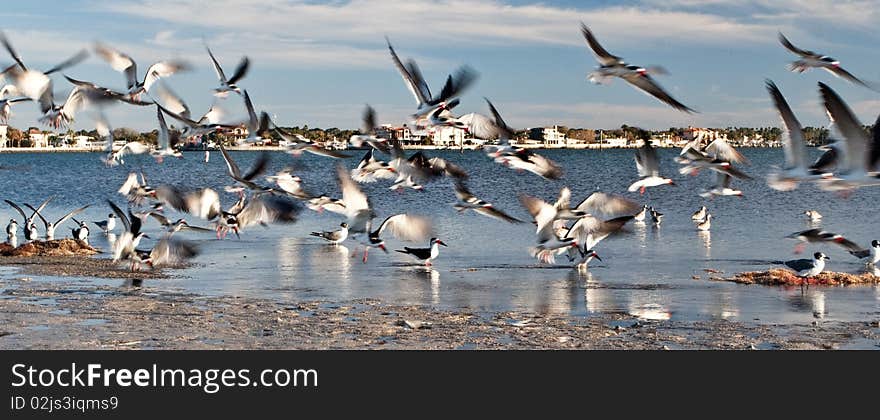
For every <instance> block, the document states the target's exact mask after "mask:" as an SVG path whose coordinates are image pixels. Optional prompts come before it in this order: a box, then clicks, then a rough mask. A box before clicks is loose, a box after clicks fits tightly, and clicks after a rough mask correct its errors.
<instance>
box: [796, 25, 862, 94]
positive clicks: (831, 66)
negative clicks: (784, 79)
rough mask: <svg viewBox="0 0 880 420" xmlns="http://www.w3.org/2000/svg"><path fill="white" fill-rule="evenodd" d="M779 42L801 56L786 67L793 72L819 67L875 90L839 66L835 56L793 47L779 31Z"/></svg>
mask: <svg viewBox="0 0 880 420" xmlns="http://www.w3.org/2000/svg"><path fill="white" fill-rule="evenodd" d="M779 42H780V43H781V44H782V46H783V47H785V48H786V49H787V50H789V51H791V52H793V53H795V54H797V55H799V56H800V57H801V58H800V59H799V60H797V61H794V62H792V63H791V64H789V66H788V69H789V70H791V71H794V72H798V73H803V72H805V71H807V70H809V69H810V68H819V69H824V70H826V71H828V72H829V73H831V74H833V75H835V76H837V77H839V78H841V79H844V80H846V81H849V82H850V83H854V84H857V85H860V86H864V87H866V88H868V89H871V90H877V89H876V88H875V87H874V86H872V85H870V84H868V83H865V82H863V81H862V80H860V79H859V78H857V77H855V76H853V75H852V73H850V72H848V71H846V70H844V69H843V67H840V61H839V60H837V59H836V58H832V57H829V56H827V55H822V54H819V53H816V52H813V51H809V50H802V49H800V48H798V47H795V46H794V44H792V43H791V41H789V40H788V38H786V37H785V35H783V34H782V32H780V33H779Z"/></svg>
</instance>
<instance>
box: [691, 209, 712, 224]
mask: <svg viewBox="0 0 880 420" xmlns="http://www.w3.org/2000/svg"><path fill="white" fill-rule="evenodd" d="M708 212H709V209H707V208H706V206H700V209H699V210H697V211H695V212H694V214H692V215H691V220H693V221H695V222H696V221H699V220H703V219H705V218H706V213H708Z"/></svg>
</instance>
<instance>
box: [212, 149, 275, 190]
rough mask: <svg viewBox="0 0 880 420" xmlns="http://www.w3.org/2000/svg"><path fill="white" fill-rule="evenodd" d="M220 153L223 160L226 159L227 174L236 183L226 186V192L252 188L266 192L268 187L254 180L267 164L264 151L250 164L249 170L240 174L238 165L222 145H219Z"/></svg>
mask: <svg viewBox="0 0 880 420" xmlns="http://www.w3.org/2000/svg"><path fill="white" fill-rule="evenodd" d="M220 154H221V155H222V156H223V160H224V161H226V168H227V170H228V173H229V176H230V177H232V179H234V180H235V181H236V183H237V185H235V186H228V187H226V191H227V192H239V193H241V192H243V191H244V190H246V189H248V190H254V191H258V192H266V191H269V190H270V188H268V187H264V186H262V185H258V184H257V183H255V182H254V179H255V178H257V177H258V176H260V174H262V173H263V171H265V170H266V167H267V166H268V165H269V154H268V153H266V152H263V153H261V154H260V155H259V156H258V157H257V160H256V161H255V162H254V164H253V165H251V169H250V171H248V172H247V173H246V174H244V175H242V173H241V170H240V169H238V165H237V164H236V163H235V161H234V160H232V156H229V152H227V151H226V148H225V147H223V145H220Z"/></svg>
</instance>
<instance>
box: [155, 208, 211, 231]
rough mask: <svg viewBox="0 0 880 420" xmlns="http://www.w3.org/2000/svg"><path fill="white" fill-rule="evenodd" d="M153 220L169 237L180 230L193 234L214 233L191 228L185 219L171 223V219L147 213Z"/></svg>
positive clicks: (196, 227)
mask: <svg viewBox="0 0 880 420" xmlns="http://www.w3.org/2000/svg"><path fill="white" fill-rule="evenodd" d="M148 214H149V215H150V216H151V217H152V218H153V219H156V221H157V222H159V224H160V225H162V227H163V228H164V229H165V232H166V233H167V234H168V235H169V236H170V235H172V234H175V233H177V232H180V231H182V230H189V231H193V232H202V233H214V229H208V228H204V227H199V226H193V225H191V224H189V222H187V221H186V219H183V218H181V219H177V220H176V221H174V222H172V221H171V219H169V218H167V217H165V216H164V215H162V214H160V213H157V212H155V211H152V212H149V213H148Z"/></svg>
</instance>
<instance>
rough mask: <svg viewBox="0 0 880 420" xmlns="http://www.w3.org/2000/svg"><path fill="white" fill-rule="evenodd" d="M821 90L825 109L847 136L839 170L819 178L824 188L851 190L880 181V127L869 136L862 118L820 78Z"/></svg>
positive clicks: (876, 183) (844, 136)
mask: <svg viewBox="0 0 880 420" xmlns="http://www.w3.org/2000/svg"><path fill="white" fill-rule="evenodd" d="M819 91H820V93H821V94H822V99H823V101H824V104H825V109H826V110H827V111H828V114H829V115H830V116H831V118H832V119H833V120H834V122H835V124H836V125H837V128H838V129H839V130H840V133H841V134H842V135H843V138H844V147H843V152H844V153H843V156H842V159H840V163H839V164H838V165H837V166H838V171H837V172H836V173H835V174H834V176H832V177H823V178H822V179H821V180H820V181H819V186H820V188H822V189H825V190H829V191H839V192H841V193H842V194H848V193H849V192H851V191H853V190H854V189H856V188H859V187H863V186H877V185H880V176H878V174H877V173H876V172H875V170H876V167H877V163H878V161H880V130H874V133H873V136H872V138H870V139H869V138H868V135H867V134H866V133H865V131H864V130H863V129H862V124H861V122H859V120H858V118H856V116H855V114H854V113H853V112H852V110H851V109H850V108H849V106H847V104H846V103H845V102H844V101H843V99H841V98H840V96H838V95H837V93H836V92H834V90H832V89H831V88H830V87H828V86H827V85H825V84H824V83H822V82H819ZM877 122H880V117H878V119H877ZM875 124H876V122H875Z"/></svg>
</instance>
